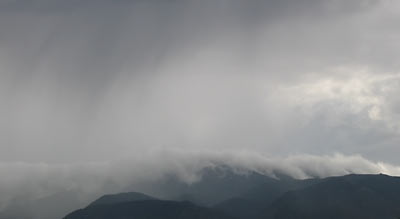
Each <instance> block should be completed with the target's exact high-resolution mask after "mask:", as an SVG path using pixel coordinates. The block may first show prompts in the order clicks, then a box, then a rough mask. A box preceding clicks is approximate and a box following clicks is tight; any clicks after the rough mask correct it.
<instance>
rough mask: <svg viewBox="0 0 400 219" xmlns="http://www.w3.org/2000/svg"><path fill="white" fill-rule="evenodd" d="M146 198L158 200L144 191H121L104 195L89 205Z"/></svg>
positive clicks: (143, 199)
mask: <svg viewBox="0 0 400 219" xmlns="http://www.w3.org/2000/svg"><path fill="white" fill-rule="evenodd" d="M145 200H156V198H153V197H151V196H148V195H145V194H143V193H138V192H127V193H119V194H112V195H103V196H102V197H100V198H99V199H97V200H95V201H94V202H92V203H91V204H90V205H89V206H95V205H106V204H118V203H123V202H131V201H145Z"/></svg>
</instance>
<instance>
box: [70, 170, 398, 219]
mask: <svg viewBox="0 0 400 219" xmlns="http://www.w3.org/2000/svg"><path fill="white" fill-rule="evenodd" d="M205 171H206V172H205V175H204V176H203V178H202V179H201V180H200V181H199V182H197V183H195V184H194V185H188V186H187V187H181V186H182V185H177V186H176V187H175V189H176V190H175V191H174V192H175V194H181V195H182V194H188V196H190V198H191V199H193V200H197V201H199V200H202V201H203V202H206V203H207V204H208V205H207V206H201V205H199V204H192V203H191V202H188V201H179V200H181V198H182V196H180V197H179V196H178V195H176V196H175V197H177V199H176V200H174V201H167V200H163V201H161V200H156V199H155V198H152V197H150V196H147V195H144V194H141V193H122V194H116V195H106V196H103V197H101V198H100V199H98V200H96V201H95V202H93V203H92V204H90V205H89V206H88V207H87V208H84V209H81V210H78V211H75V212H73V213H71V214H69V215H68V216H67V217H65V219H83V218H85V219H92V218H96V219H105V218H107V219H111V218H112V219H119V218H121V219H122V218H123V219H125V218H135V219H142V218H143V219H144V218H146V219H153V218H175V219H185V218H194V219H196V218H210V219H213V218H218V219H225V218H239V219H297V218H302V219H314V218H315V219H316V218H318V219H319V218H324V219H331V218H332V219H333V218H341V219H342V218H343V219H347V218H349V219H350V218H363V219H364V218H367V219H369V218H371V219H372V218H380V219H398V217H399V216H400V177H392V176H387V175H383V174H379V175H355V174H353V175H347V176H338V177H329V178H324V179H318V178H316V179H308V180H296V179H292V178H290V177H285V176H279V177H280V178H279V179H278V178H272V177H268V176H264V175H261V174H258V173H255V172H247V173H245V174H243V173H240V174H238V173H237V172H235V171H232V170H226V169H211V170H205ZM224 171H226V172H224ZM171 182H172V181H170V182H169V183H171ZM224 185H225V187H224ZM171 186H173V184H172V183H171V184H169V185H168V186H166V187H164V188H167V187H170V188H171ZM180 188H183V190H179V189H180ZM213 193H215V194H213ZM171 194H172V193H171ZM224 198H225V199H224ZM218 200H222V201H221V202H219V203H217V204H215V205H211V204H212V203H215V202H216V201H218ZM197 203H201V202H197Z"/></svg>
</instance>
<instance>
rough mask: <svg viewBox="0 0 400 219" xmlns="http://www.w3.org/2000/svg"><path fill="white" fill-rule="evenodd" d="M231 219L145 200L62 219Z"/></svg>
mask: <svg viewBox="0 0 400 219" xmlns="http://www.w3.org/2000/svg"><path fill="white" fill-rule="evenodd" d="M128 218H135V219H233V217H230V216H227V215H225V214H223V213H221V212H219V211H216V210H213V209H209V208H204V207H198V206H196V205H194V204H192V203H189V202H176V201H160V200H146V201H133V202H125V203H116V204H106V205H93V206H88V207H87V208H84V209H80V210H77V211H75V212H72V213H71V214H69V215H67V216H66V217H65V218H64V219H128Z"/></svg>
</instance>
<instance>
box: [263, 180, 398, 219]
mask: <svg viewBox="0 0 400 219" xmlns="http://www.w3.org/2000/svg"><path fill="white" fill-rule="evenodd" d="M399 216H400V178H399V177H391V176H387V175H382V174H380V175H347V176H341V177H330V178H326V179H322V180H320V182H318V183H316V184H313V185H310V186H308V187H305V188H303V189H299V190H293V191H289V192H287V193H285V194H284V195H282V196H281V197H280V198H278V199H277V200H276V201H275V202H274V203H272V204H271V205H270V206H269V207H267V208H266V209H264V210H263V212H262V217H261V218H270V219H291V218H307V219H314V218H315V219H316V218H326V219H334V218H341V219H347V218H348V219H351V218H363V219H374V218H380V219H397V218H398V217H399Z"/></svg>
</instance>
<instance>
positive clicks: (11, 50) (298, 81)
mask: <svg viewBox="0 0 400 219" xmlns="http://www.w3.org/2000/svg"><path fill="white" fill-rule="evenodd" d="M399 23H400V2H399V1H396V0H322V1H321V0H279V1H278V0H250V1H244V0H201V1H200V0H165V1H156V0H150V1H149V0H146V1H145V0H135V1H125V0H116V1H106V0H84V1H78V0H72V1H63V0H6V1H1V3H0V106H1V107H0V160H1V162H2V163H13V162H27V163H46V164H52V163H74V162H89V161H90V162H97V161H110V160H118V159H125V158H126V157H129V156H131V155H137V154H140V153H144V152H145V151H146V152H149V151H153V150H160V149H174V150H178V151H181V152H185V151H188V152H193V151H208V152H209V151H218V152H230V153H231V152H235V151H237V152H240V153H241V152H252V153H260V154H265V155H267V156H283V157H285V156H289V155H297V154H313V155H330V154H334V153H336V152H338V153H342V154H345V155H354V154H359V155H361V156H363V157H365V158H367V159H370V160H373V161H384V162H388V163H392V164H394V165H400V161H399V160H398V155H399V154H400V146H399V141H400V98H399V97H398V94H399V93H400V74H399V67H400V62H399V60H398V58H399V57H400V40H399V39H400V28H399Z"/></svg>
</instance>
